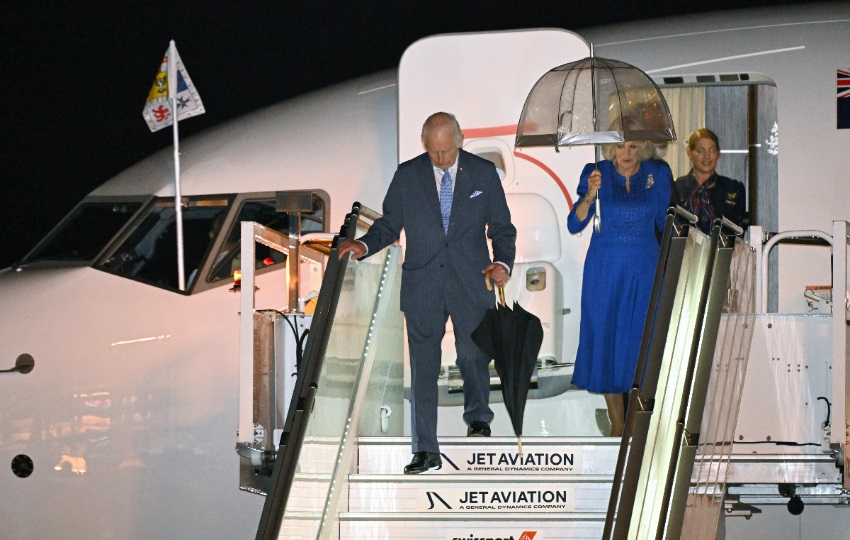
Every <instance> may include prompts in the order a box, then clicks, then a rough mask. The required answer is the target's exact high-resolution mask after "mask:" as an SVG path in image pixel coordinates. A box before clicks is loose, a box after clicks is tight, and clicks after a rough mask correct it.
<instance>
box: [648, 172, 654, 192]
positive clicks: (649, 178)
mask: <svg viewBox="0 0 850 540" xmlns="http://www.w3.org/2000/svg"><path fill="white" fill-rule="evenodd" d="M654 185H655V178H653V177H652V173H649V174H648V175H646V189H649V188H651V187H652V186H654Z"/></svg>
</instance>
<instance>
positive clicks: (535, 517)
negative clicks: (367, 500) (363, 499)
mask: <svg viewBox="0 0 850 540" xmlns="http://www.w3.org/2000/svg"><path fill="white" fill-rule="evenodd" d="M605 516H606V513H605V512H550V513H546V514H543V513H540V512H537V513H528V512H525V513H523V512H500V513H498V514H494V513H483V512H482V513H476V512H428V513H423V512H340V514H339V519H340V520H341V521H372V520H380V521H478V520H481V519H486V520H487V521H526V520H527V521H534V522H538V521H564V520H565V519H566V520H573V521H605Z"/></svg>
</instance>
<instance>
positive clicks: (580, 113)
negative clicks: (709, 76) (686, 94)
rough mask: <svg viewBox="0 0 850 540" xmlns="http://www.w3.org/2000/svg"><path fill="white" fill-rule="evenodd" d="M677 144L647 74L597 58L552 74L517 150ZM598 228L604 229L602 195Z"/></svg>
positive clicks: (535, 94) (540, 85) (529, 105)
mask: <svg viewBox="0 0 850 540" xmlns="http://www.w3.org/2000/svg"><path fill="white" fill-rule="evenodd" d="M675 140H676V130H675V129H674V127H673V119H672V117H671V116H670V109H669V108H668V107H667V102H666V101H665V99H664V96H663V95H662V94H661V90H659V89H658V85H656V84H655V82H654V81H653V80H652V79H651V78H650V77H649V75H647V74H646V73H644V72H643V71H641V70H640V69H638V68H636V67H634V66H632V65H631V64H627V63H625V62H620V61H619V60H610V59H608V58H601V57H598V56H594V55H593V46H592V45H591V47H590V56H589V57H587V58H584V59H582V60H578V61H576V62H570V63H569V64H564V65H562V66H558V67H556V68H553V69H551V70H549V71H547V72H546V73H545V74H544V75H543V76H542V77H540V79H539V80H538V81H537V82H536V83H535V84H534V86H533V87H532V89H531V92H529V94H528V97H527V98H526V99H525V105H524V106H523V108H522V114H521V115H520V117H519V125H518V126H517V134H516V142H515V146H516V147H531V146H553V147H555V150H558V148H559V147H561V146H575V145H583V144H593V145H594V149H595V155H596V161H599V157H598V156H599V148H598V145H599V144H604V143H619V142H625V141H653V142H666V141H675ZM595 210H596V212H595V214H594V218H593V226H594V229H595V230H596V231H599V230H600V228H601V213H600V204H599V197H598V196H597V197H596V208H595Z"/></svg>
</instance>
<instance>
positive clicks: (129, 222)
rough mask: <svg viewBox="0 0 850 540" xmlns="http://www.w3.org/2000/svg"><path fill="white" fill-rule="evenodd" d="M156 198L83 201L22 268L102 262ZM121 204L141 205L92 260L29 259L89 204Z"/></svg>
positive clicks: (30, 254)
mask: <svg viewBox="0 0 850 540" xmlns="http://www.w3.org/2000/svg"><path fill="white" fill-rule="evenodd" d="M155 199H156V197H154V196H152V195H128V196H114V195H108V196H103V195H101V196H90V197H86V198H84V199H82V200H81V201H80V202H79V203H77V204H76V205H75V206H74V208H72V209H71V211H70V212H68V213H67V214H66V215H65V216H64V217H63V218H62V219H61V220H60V221H59V223H57V224H56V225H55V226H54V227H53V228H52V229H51V230H50V232H49V233H47V235H46V236H45V237H44V238H42V239H41V240H40V241H39V242H38V243H37V244H36V245H35V246H34V247H33V248H32V249H31V250H29V251H28V252H27V254H26V255H24V257H23V258H22V259H21V262H20V264H18V265H17V266H18V267H20V268H77V267H85V266H92V265H94V264H96V262H97V261H99V260H101V259H102V258H103V256H104V254H105V253H107V252H109V251H110V250H111V249H113V245H114V244H115V238H123V237H124V236H126V234H127V232H128V231H130V230H132V229H133V228H134V227H135V225H136V223H137V222H138V219H139V216H140V215H144V214H145V213H146V212H147V209H148V208H149V207H150V205H151V204H153V201H154V200H155ZM121 203H130V204H132V203H139V208H138V210H136V212H135V213H133V215H132V216H130V218H129V219H128V220H127V222H126V223H124V225H123V226H122V227H121V228H120V229H119V230H118V232H117V233H116V234H115V235H114V236H113V237H112V239H110V240H109V241H108V242H106V244H105V245H104V246H103V247H102V248H101V250H100V251H99V252H98V253H97V254H96V255H95V256H94V257H92V258H90V259H85V260H78V261H62V260H33V261H30V260H29V259H30V258H31V257H33V256H34V255H35V254H37V253H38V252H39V251H40V250H42V249H43V248H44V246H46V245H48V244H50V243H51V242H53V241H54V240H55V239H56V236H57V235H59V234H60V233H61V232H62V231H63V230H64V229H65V227H66V225H67V224H68V222H69V221H70V220H71V219H73V218H75V217H76V216H77V213H78V211H79V209H80V208H81V207H83V206H85V205H89V204H121Z"/></svg>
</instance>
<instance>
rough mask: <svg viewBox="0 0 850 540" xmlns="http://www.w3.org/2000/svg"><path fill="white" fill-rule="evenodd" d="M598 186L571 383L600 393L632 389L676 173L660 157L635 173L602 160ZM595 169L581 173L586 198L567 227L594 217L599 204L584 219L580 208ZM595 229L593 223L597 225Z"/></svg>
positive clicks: (589, 166) (577, 227) (590, 166)
mask: <svg viewBox="0 0 850 540" xmlns="http://www.w3.org/2000/svg"><path fill="white" fill-rule="evenodd" d="M598 167H599V170H600V171H601V173H602V185H601V187H600V188H599V202H600V204H601V207H602V208H601V210H602V211H601V217H602V227H601V231H600V232H596V231H593V236H592V237H591V239H590V246H589V248H588V250H587V258H586V259H585V262H584V275H583V278H582V279H583V281H582V291H581V323H580V326H579V343H578V350H577V352H576V363H575V370H574V372H573V379H572V382H573V384H575V385H576V386H578V387H580V388H585V389H587V390H589V391H591V392H596V393H617V392H627V391H628V390H629V389H630V388H631V386H632V384H633V382H634V379H635V368H636V366H637V359H638V352H639V349H640V341H641V336H642V333H643V327H644V322H645V320H646V313H647V309H648V307H649V297H650V294H651V293H652V283H653V280H654V278H655V268H656V265H657V263H658V254H659V250H660V247H659V242H658V237H657V236H656V228H657V230H658V231H659V232H660V231H662V230H663V228H664V222H665V220H666V216H667V208H668V207H669V204H670V191H671V185H672V177H671V173H670V168H669V167H668V166H667V164H666V163H664V162H661V161H643V162H641V164H640V168H639V169H638V171H637V172H636V173H635V174H634V175H632V177H631V178H630V180H629V184H630V191H626V179H625V177H624V176H622V175H620V174H619V173H617V170H616V169H615V168H614V164H613V163H612V162H611V161H607V160H606V161H600V162H599V163H598ZM593 170H594V165H593V164H592V163H589V164H587V165H586V166H585V167H584V170H583V171H582V173H581V178H580V180H579V185H578V189H577V192H578V194H579V196H580V198H579V200H578V201H577V203H576V204H575V206H574V207H573V210H572V211H571V212H570V215H569V217H568V218H567V229H568V230H569V231H570V232H571V233H577V232H579V231H581V230H584V229H585V228H586V227H588V225H589V224H591V223H592V221H593V215H594V213H595V208H594V206H593V205H591V207H590V211H589V212H588V215H587V218H586V219H585V220H584V221H579V219H578V218H577V217H576V214H575V208H576V207H578V205H579V204H580V203H581V201H582V200H583V199H584V195H585V194H586V193H587V179H588V177H589V176H590V173H592V172H593ZM588 230H591V231H592V230H593V227H592V226H591V227H590V228H589V229H588Z"/></svg>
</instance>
